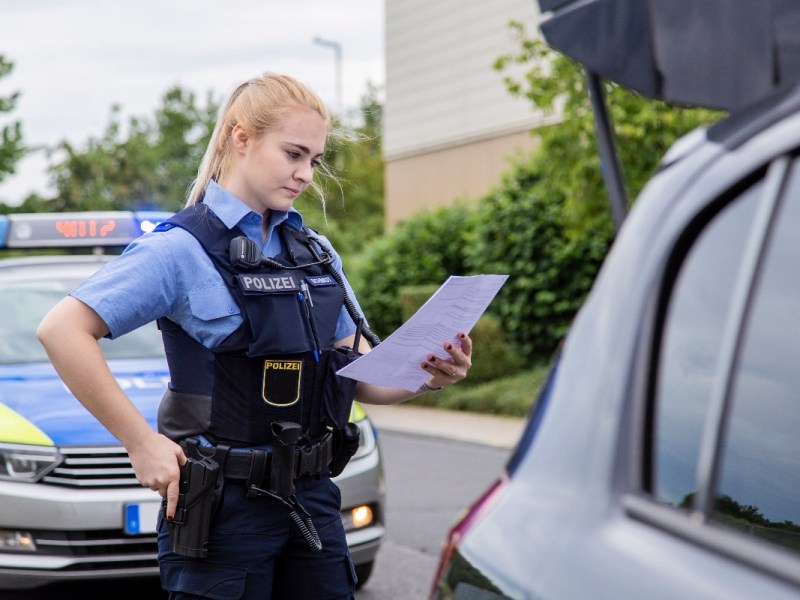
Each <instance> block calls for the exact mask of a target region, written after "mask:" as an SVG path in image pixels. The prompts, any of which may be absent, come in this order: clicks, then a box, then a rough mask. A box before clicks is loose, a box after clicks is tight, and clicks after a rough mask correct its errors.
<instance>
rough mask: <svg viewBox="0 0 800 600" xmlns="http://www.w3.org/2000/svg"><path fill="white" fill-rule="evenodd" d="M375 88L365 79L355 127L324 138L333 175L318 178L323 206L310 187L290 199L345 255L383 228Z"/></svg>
mask: <svg viewBox="0 0 800 600" xmlns="http://www.w3.org/2000/svg"><path fill="white" fill-rule="evenodd" d="M377 93H378V90H377V89H376V88H375V87H374V86H372V85H370V86H369V87H368V89H367V93H366V94H365V95H364V97H363V98H362V99H361V117H362V121H363V124H362V125H360V126H359V127H357V128H356V129H355V130H354V131H350V132H348V131H344V130H340V131H339V132H338V135H337V133H336V132H335V133H334V135H333V136H332V139H331V140H330V141H329V143H328V148H327V153H326V156H325V162H326V163H327V164H328V165H329V167H330V168H331V170H332V171H333V177H332V178H331V177H328V178H326V177H322V178H320V179H321V183H322V188H323V190H324V194H325V197H326V198H327V202H326V206H325V210H324V211H323V208H322V206H321V205H320V203H319V200H318V199H317V198H316V197H314V195H313V194H310V193H309V192H305V193H304V194H303V195H302V196H301V197H300V198H298V199H297V201H296V202H295V208H297V210H299V211H300V212H301V213H302V214H303V218H304V220H305V222H306V223H307V224H308V225H309V226H310V227H313V228H314V229H316V230H317V231H319V232H320V233H323V234H325V235H326V236H328V238H330V240H331V242H332V243H333V245H334V247H335V248H336V250H337V251H338V252H339V253H340V254H344V255H353V254H355V253H357V252H359V251H360V250H361V249H362V248H363V247H364V245H365V244H366V243H367V242H368V241H369V240H371V239H373V238H375V237H378V236H379V235H381V234H382V233H383V157H382V151H381V129H382V121H383V107H382V106H381V104H380V102H379V100H378V97H377Z"/></svg>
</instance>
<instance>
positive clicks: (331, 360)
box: [319, 346, 361, 429]
mask: <svg viewBox="0 0 800 600" xmlns="http://www.w3.org/2000/svg"><path fill="white" fill-rule="evenodd" d="M325 354H326V356H325V360H323V361H320V367H321V371H322V372H320V373H319V376H320V377H321V381H322V390H321V393H322V406H323V410H324V414H325V416H326V417H327V418H328V419H329V420H330V423H331V424H332V425H333V426H334V427H335V428H336V429H343V428H344V427H345V426H346V425H347V423H348V421H350V409H351V408H352V406H353V398H355V395H356V384H357V383H358V382H357V381H356V380H355V379H350V378H349V377H341V376H339V375H337V374H336V372H337V371H338V370H339V369H341V368H343V367H346V366H347V365H349V364H350V363H351V362H353V361H354V360H356V359H357V358H359V357H360V356H361V353H360V352H355V351H353V350H352V349H351V348H348V347H346V346H342V347H339V348H333V349H331V350H329V351H326V353H325Z"/></svg>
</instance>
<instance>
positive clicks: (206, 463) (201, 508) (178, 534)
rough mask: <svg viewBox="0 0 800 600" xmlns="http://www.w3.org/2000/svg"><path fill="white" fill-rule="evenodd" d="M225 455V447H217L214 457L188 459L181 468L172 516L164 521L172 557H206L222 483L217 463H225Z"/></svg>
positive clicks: (220, 470)
mask: <svg viewBox="0 0 800 600" xmlns="http://www.w3.org/2000/svg"><path fill="white" fill-rule="evenodd" d="M226 453H227V448H224V447H218V448H217V449H216V451H215V456H214V458H211V457H208V456H201V457H200V458H194V457H192V456H190V457H189V458H188V459H187V461H186V464H184V465H183V466H182V467H181V480H180V488H179V496H178V505H177V508H176V509H175V517H174V518H173V519H172V520H171V521H168V522H167V523H168V526H169V538H170V542H171V543H172V551H173V552H174V553H175V554H179V555H181V556H188V557H190V558H205V557H206V556H207V554H208V535H209V531H210V529H211V516H212V514H213V512H214V509H215V508H216V505H217V500H218V499H219V496H220V492H221V491H222V484H223V478H222V469H221V467H220V463H222V464H224V462H225V461H224V456H225V454H226ZM217 454H221V456H217ZM215 459H217V460H219V462H217V460H215ZM220 459H221V460H220Z"/></svg>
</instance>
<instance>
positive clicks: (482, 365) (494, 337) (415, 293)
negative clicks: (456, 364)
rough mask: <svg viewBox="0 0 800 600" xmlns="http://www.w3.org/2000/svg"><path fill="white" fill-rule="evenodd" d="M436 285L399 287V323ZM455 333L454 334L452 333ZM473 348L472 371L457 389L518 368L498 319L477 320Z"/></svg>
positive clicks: (486, 316) (519, 360)
mask: <svg viewBox="0 0 800 600" xmlns="http://www.w3.org/2000/svg"><path fill="white" fill-rule="evenodd" d="M438 287H439V286H438V285H434V284H427V285H413V286H403V287H402V288H400V293H399V297H400V307H401V313H402V320H403V322H405V321H407V320H408V319H409V318H410V317H411V316H412V315H413V314H414V313H415V312H417V310H419V307H420V306H422V305H423V304H424V303H425V301H426V300H428V298H430V297H431V295H432V294H433V293H434V292H435V291H436V290H437V289H438ZM453 333H455V332H453ZM469 336H470V339H472V343H473V345H474V350H473V353H472V368H470V370H469V376H468V377H467V379H465V380H464V381H463V383H461V384H460V385H461V386H472V385H477V384H480V383H484V382H486V381H491V380H493V379H497V378H500V377H506V376H508V375H513V374H514V373H516V372H517V371H519V370H520V368H522V364H523V360H522V357H521V356H520V355H519V353H518V352H517V351H516V349H515V348H514V347H512V346H511V345H510V344H509V343H508V339H507V337H506V334H505V332H504V331H503V327H502V326H501V324H500V320H499V319H497V318H496V317H494V316H493V315H491V314H489V313H486V314H484V315H483V316H481V318H480V319H478V322H477V323H475V327H473V328H472V331H470V333H469Z"/></svg>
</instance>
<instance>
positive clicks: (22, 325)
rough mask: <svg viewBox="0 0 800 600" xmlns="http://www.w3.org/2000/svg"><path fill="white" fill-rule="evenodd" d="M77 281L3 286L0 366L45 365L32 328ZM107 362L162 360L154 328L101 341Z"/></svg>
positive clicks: (49, 281) (153, 325)
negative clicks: (127, 359) (116, 360)
mask: <svg viewBox="0 0 800 600" xmlns="http://www.w3.org/2000/svg"><path fill="white" fill-rule="evenodd" d="M77 283H78V282H77V281H67V280H64V281H59V280H48V281H25V282H15V283H4V284H3V285H2V288H0V364H18V363H36V362H47V361H48V358H47V354H46V353H45V351H44V348H43V347H42V345H41V344H40V343H39V341H38V340H37V339H36V327H37V326H38V325H39V322H40V321H41V320H42V318H43V317H44V316H45V314H47V312H48V311H49V310H50V309H51V308H52V307H53V306H55V304H56V303H57V302H58V301H59V300H61V299H62V298H63V297H64V296H65V295H67V293H68V292H69V291H70V290H71V289H73V288H74V287H75V285H77ZM100 346H101V348H102V349H103V352H104V354H105V356H106V358H107V359H109V360H111V359H125V358H159V357H162V356H164V349H163V346H162V344H161V336H160V335H159V333H158V329H157V328H156V326H155V324H150V325H146V326H144V327H140V328H139V329H137V330H135V331H132V332H131V333H128V334H126V335H124V336H121V337H120V338H119V339H116V340H108V339H102V340H100Z"/></svg>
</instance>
